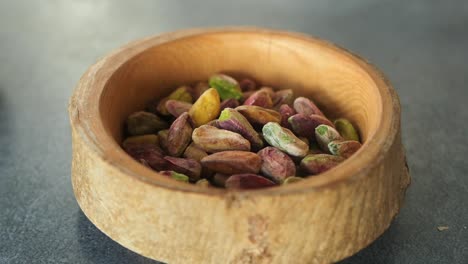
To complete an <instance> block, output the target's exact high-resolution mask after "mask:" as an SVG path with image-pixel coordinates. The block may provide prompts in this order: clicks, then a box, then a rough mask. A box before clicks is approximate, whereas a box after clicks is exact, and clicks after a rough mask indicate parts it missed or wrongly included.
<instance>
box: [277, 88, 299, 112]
mask: <svg viewBox="0 0 468 264" xmlns="http://www.w3.org/2000/svg"><path fill="white" fill-rule="evenodd" d="M293 102H294V92H293V90H292V89H285V90H279V91H276V92H275V101H274V102H273V106H274V108H279V107H280V106H282V105H284V104H285V105H288V106H289V105H292V104H293Z"/></svg>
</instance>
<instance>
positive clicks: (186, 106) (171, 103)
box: [166, 99, 192, 117]
mask: <svg viewBox="0 0 468 264" xmlns="http://www.w3.org/2000/svg"><path fill="white" fill-rule="evenodd" d="M191 107H192V104H191V103H187V102H182V101H177V100H172V99H171V100H167V101H166V109H167V111H168V112H169V114H171V115H172V116H174V117H179V116H180V115H181V114H183V113H185V112H188V111H189V110H190V108H191Z"/></svg>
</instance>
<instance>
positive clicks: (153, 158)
mask: <svg viewBox="0 0 468 264" xmlns="http://www.w3.org/2000/svg"><path fill="white" fill-rule="evenodd" d="M124 149H125V151H126V152H127V153H128V154H129V155H130V156H131V157H132V158H134V159H135V160H137V161H139V162H140V163H142V164H144V165H148V166H149V167H151V168H152V169H154V170H158V171H159V170H163V169H165V168H166V166H167V162H166V160H165V159H164V157H163V154H162V150H161V149H160V148H159V147H158V146H157V145H153V144H147V145H142V144H127V145H125V147H124Z"/></svg>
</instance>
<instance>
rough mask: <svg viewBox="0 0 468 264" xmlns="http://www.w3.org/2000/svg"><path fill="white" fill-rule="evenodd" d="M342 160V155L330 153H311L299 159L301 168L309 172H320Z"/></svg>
mask: <svg viewBox="0 0 468 264" xmlns="http://www.w3.org/2000/svg"><path fill="white" fill-rule="evenodd" d="M344 160H345V159H344V158H343V157H339V156H334V155H330V154H311V155H307V156H306V157H305V158H303V159H302V160H301V168H302V169H304V170H305V171H306V172H308V173H311V174H320V173H322V172H325V171H327V170H329V169H331V168H333V167H335V166H337V165H338V164H340V163H341V162H343V161H344Z"/></svg>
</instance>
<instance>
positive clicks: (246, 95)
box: [239, 91, 256, 104]
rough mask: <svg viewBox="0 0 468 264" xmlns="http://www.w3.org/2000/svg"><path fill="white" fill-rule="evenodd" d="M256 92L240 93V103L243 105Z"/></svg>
mask: <svg viewBox="0 0 468 264" xmlns="http://www.w3.org/2000/svg"><path fill="white" fill-rule="evenodd" d="M255 92H256V91H246V92H243V93H242V98H241V99H239V102H240V103H242V104H243V103H244V101H245V100H246V99H247V98H249V97H250V96H251V95H252V94H254V93H255Z"/></svg>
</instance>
